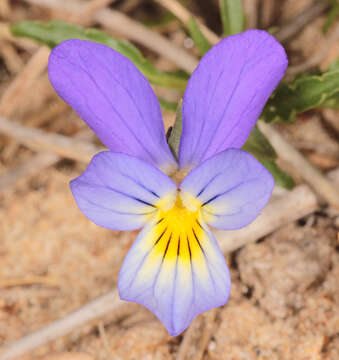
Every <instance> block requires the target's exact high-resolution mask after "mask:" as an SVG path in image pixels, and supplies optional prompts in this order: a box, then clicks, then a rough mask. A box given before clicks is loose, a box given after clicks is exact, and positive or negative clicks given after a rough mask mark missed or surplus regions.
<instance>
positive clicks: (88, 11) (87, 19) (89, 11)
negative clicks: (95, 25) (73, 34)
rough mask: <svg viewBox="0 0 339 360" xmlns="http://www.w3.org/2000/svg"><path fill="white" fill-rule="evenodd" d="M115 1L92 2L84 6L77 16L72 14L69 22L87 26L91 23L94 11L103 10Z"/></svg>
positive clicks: (96, 0)
mask: <svg viewBox="0 0 339 360" xmlns="http://www.w3.org/2000/svg"><path fill="white" fill-rule="evenodd" d="M115 1H116V0H92V1H91V2H89V3H88V4H86V5H85V6H84V8H83V9H82V11H81V12H80V13H79V14H74V15H73V16H72V17H71V19H70V20H71V21H75V22H78V23H81V24H85V25H88V24H89V23H91V22H92V19H93V14H94V13H95V12H96V11H98V10H100V9H103V8H105V7H106V6H108V5H110V4H111V3H113V2H115Z"/></svg>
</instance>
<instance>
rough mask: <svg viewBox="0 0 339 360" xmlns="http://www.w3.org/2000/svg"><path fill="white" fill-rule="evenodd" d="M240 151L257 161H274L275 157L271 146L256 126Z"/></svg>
mask: <svg viewBox="0 0 339 360" xmlns="http://www.w3.org/2000/svg"><path fill="white" fill-rule="evenodd" d="M242 149H243V150H245V151H247V152H249V153H251V154H252V155H253V156H254V157H256V158H257V159H263V160H274V159H276V157H277V154H276V152H275V150H274V149H273V147H272V145H271V144H270V142H269V141H268V140H267V138H266V136H265V135H264V134H263V133H262V132H261V131H260V130H259V128H258V127H257V125H256V126H255V127H254V128H253V130H252V132H251V134H250V136H249V137H248V139H247V141H246V143H245V144H244V146H243V147H242Z"/></svg>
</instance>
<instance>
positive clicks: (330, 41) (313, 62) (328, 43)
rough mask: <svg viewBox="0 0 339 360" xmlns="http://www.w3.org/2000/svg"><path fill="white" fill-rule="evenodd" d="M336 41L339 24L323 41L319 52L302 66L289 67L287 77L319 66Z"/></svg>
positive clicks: (338, 36) (338, 37) (338, 33)
mask: <svg viewBox="0 0 339 360" xmlns="http://www.w3.org/2000/svg"><path fill="white" fill-rule="evenodd" d="M338 40H339V24H337V25H336V26H335V28H334V29H333V30H332V32H331V34H330V35H329V36H328V37H327V38H326V39H325V41H324V44H323V45H322V47H321V48H320V50H319V51H318V52H316V53H315V55H314V56H312V57H311V58H309V59H307V61H305V62H304V63H302V64H299V65H294V66H289V67H288V69H287V72H286V73H287V74H288V75H296V74H298V73H300V72H304V71H307V70H309V69H311V68H313V67H315V66H317V65H319V64H320V63H321V62H322V60H323V59H325V58H326V56H327V55H328V52H329V50H330V49H331V48H332V46H333V45H334V44H335V43H336V42H337V41H338Z"/></svg>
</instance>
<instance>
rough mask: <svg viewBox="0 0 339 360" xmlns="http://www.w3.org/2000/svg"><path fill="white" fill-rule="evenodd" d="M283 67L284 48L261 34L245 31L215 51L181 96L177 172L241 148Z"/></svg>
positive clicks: (285, 65)
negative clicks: (181, 120)
mask: <svg viewBox="0 0 339 360" xmlns="http://www.w3.org/2000/svg"><path fill="white" fill-rule="evenodd" d="M286 67H287V58H286V54H285V51H284V49H283V47H282V46H281V45H280V44H279V43H278V42H277V41H276V40H275V39H274V38H273V36H271V35H269V34H268V33H267V32H265V31H260V30H248V31H246V32H244V33H242V34H238V35H233V36H229V37H227V38H226V39H224V40H222V41H220V42H219V44H217V45H216V46H214V47H213V48H212V49H211V50H210V51H209V52H208V53H207V54H206V55H205V56H204V57H203V58H202V60H201V61H200V64H199V66H198V67H197V68H196V70H195V71H194V73H193V75H192V77H191V79H190V80H189V82H188V85H187V88H186V92H185V95H184V100H183V131H182V136H181V143H180V149H179V164H180V167H181V168H183V169H187V168H192V167H194V166H196V165H198V164H199V163H200V162H202V161H203V160H206V159H208V158H209V157H211V156H213V155H215V154H217V153H219V152H221V151H224V150H226V149H229V148H241V146H242V145H243V144H244V142H245V141H246V139H247V137H248V135H249V134H250V132H251V130H252V128H253V126H254V124H255V122H256V120H257V119H258V117H259V115H260V113H261V111H262V109H263V107H264V105H265V103H266V101H267V99H268V98H269V96H270V94H271V93H272V91H273V90H274V89H275V87H276V86H277V85H278V83H279V81H280V80H281V78H282V77H283V75H284V72H285V70H286Z"/></svg>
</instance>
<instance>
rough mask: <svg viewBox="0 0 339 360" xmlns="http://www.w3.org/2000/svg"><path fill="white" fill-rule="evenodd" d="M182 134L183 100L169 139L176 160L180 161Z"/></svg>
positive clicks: (178, 108)
mask: <svg viewBox="0 0 339 360" xmlns="http://www.w3.org/2000/svg"><path fill="white" fill-rule="evenodd" d="M181 132H182V99H181V100H180V101H179V104H178V107H177V115H176V118H175V123H174V126H173V128H172V131H171V133H170V136H169V138H168V145H169V147H170V149H171V151H172V154H173V155H174V157H175V158H176V160H178V155H179V145H180V137H181Z"/></svg>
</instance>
